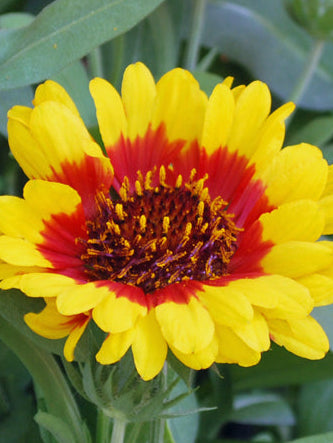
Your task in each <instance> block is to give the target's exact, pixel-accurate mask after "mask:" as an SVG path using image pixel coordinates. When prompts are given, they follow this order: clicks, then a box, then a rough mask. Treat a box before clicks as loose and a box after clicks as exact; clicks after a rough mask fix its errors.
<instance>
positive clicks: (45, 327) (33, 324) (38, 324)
mask: <svg viewBox="0 0 333 443" xmlns="http://www.w3.org/2000/svg"><path fill="white" fill-rule="evenodd" d="M71 320H72V317H65V316H64V315H61V314H59V312H58V311H57V308H56V306H55V304H54V303H48V304H47V305H46V306H45V308H44V309H43V310H42V311H41V312H39V313H37V314H35V313H34V312H29V313H28V314H26V315H25V316H24V321H25V322H26V324H27V325H28V326H29V328H30V329H32V330H33V331H34V332H36V334H38V335H41V336H42V337H45V338H49V339H59V338H63V337H66V336H67V335H68V334H69V332H70V331H71V329H72V328H73V324H72V323H71Z"/></svg>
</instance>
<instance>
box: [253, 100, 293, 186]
mask: <svg viewBox="0 0 333 443" xmlns="http://www.w3.org/2000/svg"><path fill="white" fill-rule="evenodd" d="M294 109H295V105H294V104H293V103H291V102H289V103H286V104H284V105H283V106H280V108H278V109H276V110H275V111H274V112H273V113H272V114H271V115H270V116H269V117H268V118H267V119H266V121H265V122H264V124H263V125H262V127H261V128H260V131H259V134H258V138H257V140H255V141H254V145H255V152H254V154H253V156H252V158H251V163H254V164H255V167H256V176H257V177H258V178H260V174H261V172H262V171H263V170H265V169H266V168H267V166H268V165H269V164H270V163H271V161H272V158H273V157H274V156H275V155H276V154H277V153H278V152H279V151H280V149H281V148H282V144H283V141H284V137H285V132H286V128H285V123H284V121H285V119H286V118H287V117H288V116H289V115H290V114H291V113H292V111H293V110H294Z"/></svg>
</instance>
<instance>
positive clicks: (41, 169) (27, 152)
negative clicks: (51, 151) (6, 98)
mask: <svg viewBox="0 0 333 443" xmlns="http://www.w3.org/2000/svg"><path fill="white" fill-rule="evenodd" d="M14 109H15V108H13V109H12V110H11V111H14ZM30 111H32V110H30ZM13 114H14V115H15V119H14V118H11V116H12V115H13ZM8 116H9V121H8V143H9V146H10V149H11V151H12V153H13V155H14V157H15V158H16V160H17V162H18V163H19V164H20V166H21V168H22V169H23V171H24V173H25V174H26V176H27V177H29V178H39V177H41V176H42V177H48V176H50V175H51V174H52V169H51V164H50V162H49V161H48V160H47V159H46V157H45V154H44V152H42V150H41V148H40V145H39V143H38V141H37V140H35V139H34V138H33V136H32V134H31V132H30V129H29V127H27V126H26V124H25V123H24V124H23V123H22V121H21V120H19V119H16V118H17V113H16V112H15V113H11V112H9V113H8Z"/></svg>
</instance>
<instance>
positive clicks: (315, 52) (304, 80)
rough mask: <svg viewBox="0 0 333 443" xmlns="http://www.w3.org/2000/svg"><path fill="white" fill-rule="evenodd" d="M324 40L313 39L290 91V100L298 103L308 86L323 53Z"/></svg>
mask: <svg viewBox="0 0 333 443" xmlns="http://www.w3.org/2000/svg"><path fill="white" fill-rule="evenodd" d="M324 46H325V42H324V41H323V40H315V41H314V44H313V47H312V50H311V51H310V53H309V57H308V60H307V62H306V64H305V67H304V71H303V72H302V74H301V76H300V78H299V79H298V80H297V82H296V86H295V89H294V90H293V91H292V93H291V96H290V101H292V102H294V103H296V104H297V103H299V102H300V100H301V98H302V97H303V95H304V92H305V91H306V89H307V88H308V86H309V83H310V82H311V79H312V77H313V74H314V72H315V70H316V69H317V67H318V64H319V60H320V57H321V55H322V53H323V49H324Z"/></svg>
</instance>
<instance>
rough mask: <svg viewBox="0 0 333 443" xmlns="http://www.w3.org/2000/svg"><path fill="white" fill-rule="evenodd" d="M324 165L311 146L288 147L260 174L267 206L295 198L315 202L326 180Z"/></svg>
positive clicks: (303, 144) (325, 163)
mask: <svg viewBox="0 0 333 443" xmlns="http://www.w3.org/2000/svg"><path fill="white" fill-rule="evenodd" d="M327 170H328V169H327V162H326V160H324V159H323V156H322V152H321V151H320V150H319V149H318V148H316V147H315V146H312V145H308V144H306V143H301V144H300V145H296V146H288V147H287V148H284V149H282V150H281V151H280V152H279V153H278V155H276V156H275V157H274V158H273V159H272V162H271V164H270V165H269V166H268V168H267V169H266V170H265V172H264V173H263V174H262V176H261V179H262V180H263V182H264V183H265V184H266V185H267V189H266V191H265V194H266V195H267V196H268V198H269V201H270V203H271V204H273V205H275V206H279V205H280V204H282V203H287V202H291V201H294V200H299V199H313V200H318V199H319V198H320V196H321V194H322V192H323V190H324V188H325V185H326V180H327Z"/></svg>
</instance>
